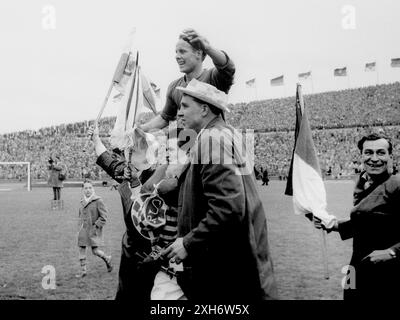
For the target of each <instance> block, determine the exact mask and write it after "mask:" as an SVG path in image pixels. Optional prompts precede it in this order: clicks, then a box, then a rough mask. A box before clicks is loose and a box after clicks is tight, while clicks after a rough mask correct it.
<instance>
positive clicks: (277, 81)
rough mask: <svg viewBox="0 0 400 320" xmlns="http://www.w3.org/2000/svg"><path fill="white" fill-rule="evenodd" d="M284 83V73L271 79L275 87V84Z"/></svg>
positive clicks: (280, 84) (281, 84)
mask: <svg viewBox="0 0 400 320" xmlns="http://www.w3.org/2000/svg"><path fill="white" fill-rule="evenodd" d="M283 84H284V80H283V75H282V76H279V77H276V78H273V79H271V86H273V87H275V86H283Z"/></svg>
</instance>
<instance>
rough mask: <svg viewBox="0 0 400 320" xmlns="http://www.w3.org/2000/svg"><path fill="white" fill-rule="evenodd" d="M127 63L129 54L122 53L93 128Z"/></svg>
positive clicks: (84, 149) (87, 142)
mask: <svg viewBox="0 0 400 320" xmlns="http://www.w3.org/2000/svg"><path fill="white" fill-rule="evenodd" d="M128 61H129V54H126V53H125V54H124V53H123V54H122V55H121V57H120V59H119V61H118V65H117V68H116V69H115V71H114V76H113V78H112V80H111V84H110V87H109V88H108V91H107V94H106V96H105V97H104V100H103V104H102V105H101V108H100V110H99V113H98V115H97V118H96V120H95V122H94V125H95V126H97V125H98V122H99V120H100V118H101V115H102V114H103V111H104V109H105V108H106V106H107V103H108V99H109V98H110V95H111V92H112V89H113V88H114V85H115V84H117V83H120V81H121V79H122V77H123V75H124V71H125V68H126V65H127V63H128ZM91 139H92V137H89V139H88V140H87V141H86V144H85V147H84V148H83V152H86V150H87V149H88V146H89V143H90V140H91Z"/></svg>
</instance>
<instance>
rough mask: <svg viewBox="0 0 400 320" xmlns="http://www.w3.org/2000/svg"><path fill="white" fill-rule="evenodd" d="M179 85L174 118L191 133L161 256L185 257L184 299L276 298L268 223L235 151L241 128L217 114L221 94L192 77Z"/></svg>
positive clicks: (244, 159) (244, 161) (223, 103)
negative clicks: (174, 219)
mask: <svg viewBox="0 0 400 320" xmlns="http://www.w3.org/2000/svg"><path fill="white" fill-rule="evenodd" d="M177 90H179V91H181V92H182V94H183V97H182V101H181V106H180V109H179V111H178V117H180V118H181V119H182V124H183V125H184V127H185V129H186V130H193V131H194V132H195V133H196V134H197V136H196V141H195V143H194V145H193V146H192V147H191V149H190V163H189V165H188V167H187V169H186V170H185V172H184V173H183V174H182V175H181V177H180V179H179V180H180V181H179V182H180V192H179V201H178V239H177V240H176V241H175V242H174V243H173V244H171V245H170V246H169V247H168V248H167V249H165V251H164V253H163V254H164V255H165V256H167V257H168V258H170V259H172V260H174V261H175V262H180V261H182V262H183V266H184V271H183V273H182V274H181V275H179V277H178V283H180V285H181V287H182V289H183V291H184V293H185V295H186V297H187V298H188V299H189V300H210V301H235V300H236V301H237V300H239V299H240V301H257V300H262V299H274V298H276V284H275V278H274V274H273V265H272V260H271V255H270V252H269V246H268V236H267V222H266V217H265V212H264V208H263V206H262V203H261V201H260V197H259V195H258V193H257V190H256V183H255V180H254V177H253V174H252V168H253V164H251V163H250V162H251V161H249V158H248V156H247V155H243V154H242V153H241V152H240V151H239V150H242V147H243V146H242V145H239V144H238V143H237V142H238V141H241V140H240V139H238V140H237V139H236V138H235V137H237V136H238V134H239V133H238V132H237V131H236V130H235V129H233V128H232V127H230V126H228V125H227V124H226V123H225V121H224V120H223V119H222V117H221V113H222V112H223V111H229V109H228V104H227V95H226V94H225V93H224V92H222V91H219V90H218V89H216V88H215V87H214V86H212V85H209V84H207V83H204V82H200V81H197V80H195V79H193V80H192V81H191V82H190V83H189V84H188V85H187V87H186V88H183V87H178V88H177ZM221 138H222V142H221ZM210 146H211V147H210ZM207 153H208V154H207ZM221 155H224V156H223V157H221ZM229 160H232V161H229ZM247 167H248V168H247Z"/></svg>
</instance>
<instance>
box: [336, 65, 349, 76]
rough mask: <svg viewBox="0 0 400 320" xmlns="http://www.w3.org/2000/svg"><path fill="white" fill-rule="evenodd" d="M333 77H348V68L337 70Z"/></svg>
mask: <svg viewBox="0 0 400 320" xmlns="http://www.w3.org/2000/svg"><path fill="white" fill-rule="evenodd" d="M333 75H334V76H335V77H347V67H344V68H337V69H335V70H334V71H333Z"/></svg>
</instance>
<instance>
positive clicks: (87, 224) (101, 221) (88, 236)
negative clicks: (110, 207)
mask: <svg viewBox="0 0 400 320" xmlns="http://www.w3.org/2000/svg"><path fill="white" fill-rule="evenodd" d="M106 222H107V209H106V206H105V205H104V202H103V200H102V199H101V198H100V197H99V196H98V195H96V194H95V192H94V188H93V185H92V183H91V182H90V181H89V180H85V182H84V183H83V198H82V200H81V207H80V208H79V227H80V230H79V233H78V247H79V261H80V265H81V272H80V274H78V275H77V277H79V278H82V277H85V276H86V274H87V267H86V248H87V247H91V248H92V252H93V254H94V255H96V256H98V257H99V258H101V259H102V260H103V261H104V262H105V264H106V267H107V270H108V272H111V271H112V269H113V268H112V265H111V256H106V254H105V253H104V252H103V251H102V250H100V249H99V247H101V246H104V239H103V227H104V226H105V224H106Z"/></svg>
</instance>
